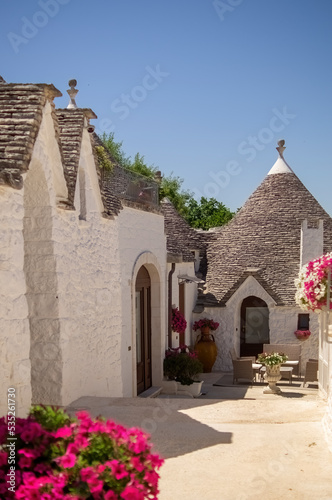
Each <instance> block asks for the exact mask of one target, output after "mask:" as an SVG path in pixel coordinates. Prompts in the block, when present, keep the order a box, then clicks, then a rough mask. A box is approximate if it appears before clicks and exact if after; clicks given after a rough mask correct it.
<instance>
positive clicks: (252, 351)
mask: <svg viewBox="0 0 332 500" xmlns="http://www.w3.org/2000/svg"><path fill="white" fill-rule="evenodd" d="M240 325H241V326H240V356H257V355H258V354H259V353H260V352H262V351H263V344H268V343H270V327H269V308H268V305H267V303H266V302H265V301H264V300H263V299H261V298H259V297H257V296H255V295H249V296H247V297H246V298H244V299H243V300H242V303H241V309H240Z"/></svg>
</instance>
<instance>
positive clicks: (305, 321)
mask: <svg viewBox="0 0 332 500" xmlns="http://www.w3.org/2000/svg"><path fill="white" fill-rule="evenodd" d="M309 322H310V317H309V314H299V315H298V319H297V329H298V330H309Z"/></svg>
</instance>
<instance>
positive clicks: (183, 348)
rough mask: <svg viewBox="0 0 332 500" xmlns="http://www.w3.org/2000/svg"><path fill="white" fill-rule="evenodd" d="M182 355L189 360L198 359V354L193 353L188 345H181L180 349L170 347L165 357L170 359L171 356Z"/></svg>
mask: <svg viewBox="0 0 332 500" xmlns="http://www.w3.org/2000/svg"><path fill="white" fill-rule="evenodd" d="M180 353H185V354H187V355H188V357H189V358H193V359H198V356H197V352H196V351H193V350H192V349H191V348H190V347H189V346H187V345H185V344H184V345H180V346H179V347H169V348H168V349H167V351H166V352H165V357H166V358H170V357H171V356H173V357H174V356H178V355H179V354H180Z"/></svg>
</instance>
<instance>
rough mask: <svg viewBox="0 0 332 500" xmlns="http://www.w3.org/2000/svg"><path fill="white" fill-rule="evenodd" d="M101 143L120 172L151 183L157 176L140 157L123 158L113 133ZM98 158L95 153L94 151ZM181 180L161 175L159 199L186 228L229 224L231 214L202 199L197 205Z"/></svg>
mask: <svg viewBox="0 0 332 500" xmlns="http://www.w3.org/2000/svg"><path fill="white" fill-rule="evenodd" d="M101 140H102V142H103V144H104V146H105V148H106V149H107V150H108V152H109V154H110V156H111V157H112V158H113V159H114V161H115V162H116V163H117V164H118V165H120V166H121V167H123V168H127V169H129V170H132V171H133V172H137V173H139V174H141V175H144V176H145V177H147V178H148V179H152V180H154V179H155V178H156V174H157V172H158V170H159V169H158V167H156V166H155V165H148V163H146V161H145V159H144V156H143V155H141V154H139V153H136V155H135V157H134V159H133V160H132V159H131V158H130V157H128V156H126V154H125V152H124V151H123V148H122V141H120V142H117V141H116V140H115V138H114V133H113V132H112V133H110V134H108V135H107V134H105V133H104V134H103V135H102V137H101ZM97 154H98V151H97ZM182 184H183V179H181V178H180V177H178V176H176V175H174V174H173V172H171V174H170V175H168V176H167V175H163V176H162V178H161V182H160V185H159V198H160V199H161V200H162V199H163V198H166V197H167V198H168V199H169V200H170V201H171V202H172V203H173V205H174V207H175V208H176V210H177V211H178V212H179V214H180V215H182V217H184V219H185V220H186V221H187V222H188V223H189V225H190V226H192V227H195V228H200V229H209V228H210V227H217V226H222V225H224V224H226V223H227V222H229V221H230V220H231V218H232V217H233V215H234V213H233V212H231V211H230V210H229V209H228V208H227V207H225V205H224V204H223V203H221V202H219V201H217V200H216V199H215V198H210V199H207V198H204V197H202V198H201V200H200V201H199V202H198V201H197V200H195V198H194V196H193V193H191V192H190V191H189V190H184V189H182Z"/></svg>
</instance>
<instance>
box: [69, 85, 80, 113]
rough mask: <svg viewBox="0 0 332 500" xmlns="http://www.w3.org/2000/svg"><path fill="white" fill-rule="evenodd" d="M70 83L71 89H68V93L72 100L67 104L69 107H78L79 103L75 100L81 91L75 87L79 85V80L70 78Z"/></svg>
mask: <svg viewBox="0 0 332 500" xmlns="http://www.w3.org/2000/svg"><path fill="white" fill-rule="evenodd" d="M68 85H69V87H70V89H68V90H67V94H68V95H69V97H70V101H69V104H68V106H67V109H77V104H76V101H75V97H76V96H77V94H78V92H79V91H78V90H77V89H75V87H76V85H77V81H76V80H69V82H68Z"/></svg>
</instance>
